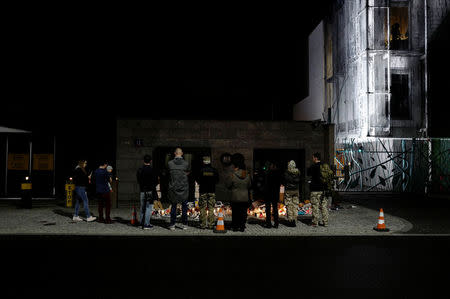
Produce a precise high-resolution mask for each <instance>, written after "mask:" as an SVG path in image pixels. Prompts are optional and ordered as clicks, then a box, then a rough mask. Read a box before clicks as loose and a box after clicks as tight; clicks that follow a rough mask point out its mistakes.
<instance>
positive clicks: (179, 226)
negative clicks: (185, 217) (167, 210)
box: [178, 224, 188, 230]
mask: <svg viewBox="0 0 450 299" xmlns="http://www.w3.org/2000/svg"><path fill="white" fill-rule="evenodd" d="M178 228H181V229H183V230H187V229H188V228H187V226H186V225H184V224H180V225H178Z"/></svg>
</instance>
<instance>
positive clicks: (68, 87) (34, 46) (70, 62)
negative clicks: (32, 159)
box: [0, 0, 332, 177]
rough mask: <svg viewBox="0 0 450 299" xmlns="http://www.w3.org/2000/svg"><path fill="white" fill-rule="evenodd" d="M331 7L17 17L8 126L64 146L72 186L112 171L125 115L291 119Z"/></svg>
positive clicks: (5, 112)
mask: <svg viewBox="0 0 450 299" xmlns="http://www.w3.org/2000/svg"><path fill="white" fill-rule="evenodd" d="M330 2H332V1H331V0H321V1H318V0H315V1H311V3H309V4H308V5H306V3H307V2H305V3H303V2H302V6H301V7H298V6H297V5H292V6H287V5H286V4H283V5H282V6H281V5H280V6H264V5H261V4H258V5H257V6H256V5H253V6H250V5H247V6H243V5H241V4H239V5H235V6H231V5H230V6H227V7H224V6H220V5H219V4H216V5H215V6H214V5H208V6H204V5H198V6H197V7H193V6H185V7H180V6H176V5H175V4H172V3H170V4H168V5H167V6H166V7H151V8H146V9H145V10H144V9H139V8H138V7H135V8H134V7H133V9H132V10H131V11H130V8H129V7H126V8H125V7H120V8H115V11H114V12H111V9H110V7H102V8H101V9H94V8H92V7H89V8H87V7H86V8H79V7H78V8H76V9H75V8H74V7H71V8H70V9H69V8H67V9H60V10H59V12H58V13H53V11H52V12H51V13H49V12H47V11H43V10H45V9H43V8H40V10H39V11H34V10H33V9H29V10H28V11H26V10H24V9H23V8H20V9H18V10H16V13H14V12H12V11H11V12H10V13H9V16H10V22H6V23H7V26H6V27H5V28H4V32H5V35H4V36H3V40H2V41H3V42H4V43H3V48H2V50H3V59H2V71H3V73H4V75H5V76H4V78H5V79H4V81H3V82H2V83H3V88H2V109H1V111H0V113H1V115H0V126H9V127H14V128H21V129H28V130H32V131H33V139H34V140H37V142H41V141H42V140H45V138H42V137H41V136H44V137H45V136H53V135H54V136H56V140H57V149H58V153H57V156H58V157H59V160H58V161H59V162H58V161H57V166H56V167H57V168H58V169H62V171H60V174H61V173H62V174H63V175H62V177H63V176H66V175H69V174H70V171H71V169H72V168H73V165H75V164H74V163H75V161H76V160H77V159H80V158H85V159H88V160H89V161H91V164H90V165H91V166H95V165H96V163H97V162H99V161H100V160H102V159H107V160H110V161H115V146H116V141H115V136H116V133H115V125H116V118H117V117H139V118H153V119H241V120H245V119H253V120H255V119H258V120H270V119H291V118H292V104H293V103H295V102H298V100H300V99H303V98H304V97H305V96H306V95H307V87H308V85H307V81H306V80H307V75H308V69H307V65H308V64H307V61H308V60H307V37H308V35H309V33H310V32H311V31H312V30H313V29H314V28H315V26H317V24H318V23H319V22H320V20H321V19H322V18H323V15H324V14H325V13H326V9H324V7H326V5H325V4H326V3H330ZM75 10H76V12H75ZM69 11H70V13H69ZM138 12H140V13H141V14H139V15H138ZM142 14H143V15H144V16H143V15H142ZM39 140H41V141H39ZM58 165H60V166H58Z"/></svg>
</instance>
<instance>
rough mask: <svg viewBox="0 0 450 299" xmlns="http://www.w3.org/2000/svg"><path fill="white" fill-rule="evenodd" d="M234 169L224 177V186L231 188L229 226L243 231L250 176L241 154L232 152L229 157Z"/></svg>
mask: <svg viewBox="0 0 450 299" xmlns="http://www.w3.org/2000/svg"><path fill="white" fill-rule="evenodd" d="M231 161H232V164H233V166H234V171H233V172H232V173H231V174H230V175H229V176H228V177H227V178H226V181H225V186H226V187H227V188H228V189H230V190H231V198H230V201H231V210H232V215H231V216H232V220H231V226H232V229H233V231H235V232H236V231H241V232H243V231H245V223H246V222H247V209H248V205H249V190H250V188H251V184H252V183H251V178H250V175H249V174H248V172H247V170H246V167H245V160H244V156H243V155H242V154H234V155H233V156H232V157H231Z"/></svg>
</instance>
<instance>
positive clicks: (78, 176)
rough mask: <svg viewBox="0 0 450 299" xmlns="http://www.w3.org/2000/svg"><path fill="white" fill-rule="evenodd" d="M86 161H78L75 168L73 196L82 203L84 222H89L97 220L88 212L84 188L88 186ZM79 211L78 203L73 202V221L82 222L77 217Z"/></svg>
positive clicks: (77, 201) (88, 177)
mask: <svg viewBox="0 0 450 299" xmlns="http://www.w3.org/2000/svg"><path fill="white" fill-rule="evenodd" d="M86 165H87V161H86V160H80V161H78V165H77V167H75V171H74V174H73V182H74V184H75V194H76V195H78V198H79V199H80V200H82V201H83V206H84V210H85V212H86V221H87V222H91V221H94V220H95V219H97V217H94V216H91V214H90V212H89V201H88V197H87V192H86V188H87V187H88V185H89V179H90V176H89V175H88V174H87V170H86ZM79 209H80V201H79V200H76V201H75V212H74V214H73V218H72V220H73V221H83V219H81V218H80V216H78V211H79Z"/></svg>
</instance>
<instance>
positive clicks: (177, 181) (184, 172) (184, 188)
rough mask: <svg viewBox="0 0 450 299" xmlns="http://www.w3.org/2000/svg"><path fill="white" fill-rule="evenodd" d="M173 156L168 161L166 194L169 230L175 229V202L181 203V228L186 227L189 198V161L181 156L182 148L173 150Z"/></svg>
mask: <svg viewBox="0 0 450 299" xmlns="http://www.w3.org/2000/svg"><path fill="white" fill-rule="evenodd" d="M174 154H175V158H174V159H173V160H170V161H169V163H168V167H169V173H170V181H169V189H168V196H169V200H170V202H171V204H172V207H171V208H170V226H169V229H170V230H175V223H176V220H177V204H178V203H181V222H182V224H181V225H180V226H179V228H181V229H187V202H188V198H189V180H188V175H189V174H190V166H189V163H188V162H187V161H186V160H184V158H183V150H182V149H181V148H177V149H176V150H175V153H174Z"/></svg>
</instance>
